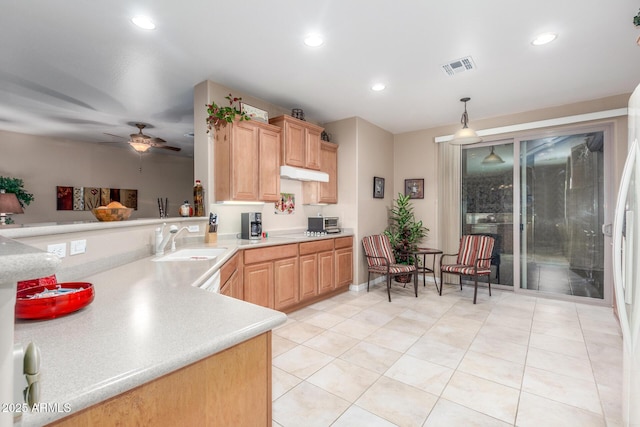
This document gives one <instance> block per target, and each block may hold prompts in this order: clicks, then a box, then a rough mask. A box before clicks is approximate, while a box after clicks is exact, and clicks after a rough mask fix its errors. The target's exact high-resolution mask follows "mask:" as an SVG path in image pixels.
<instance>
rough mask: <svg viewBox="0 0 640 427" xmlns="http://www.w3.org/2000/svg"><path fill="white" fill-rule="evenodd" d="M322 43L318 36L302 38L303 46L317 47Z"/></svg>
mask: <svg viewBox="0 0 640 427" xmlns="http://www.w3.org/2000/svg"><path fill="white" fill-rule="evenodd" d="M322 43H324V40H322V37H321V36H320V35H319V34H309V35H308V36H306V37H305V38H304V44H306V45H307V46H310V47H318V46H320V45H322Z"/></svg>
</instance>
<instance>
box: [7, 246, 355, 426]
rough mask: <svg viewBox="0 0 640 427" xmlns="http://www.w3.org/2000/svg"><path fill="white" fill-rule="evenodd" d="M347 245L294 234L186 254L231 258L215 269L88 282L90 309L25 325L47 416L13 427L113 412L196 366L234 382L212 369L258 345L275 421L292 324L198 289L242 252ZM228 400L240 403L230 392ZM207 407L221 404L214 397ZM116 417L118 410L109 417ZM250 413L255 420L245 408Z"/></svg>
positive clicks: (150, 271) (190, 264) (33, 414)
mask: <svg viewBox="0 0 640 427" xmlns="http://www.w3.org/2000/svg"><path fill="white" fill-rule="evenodd" d="M348 235H351V233H344V234H341V235H338V236H335V235H330V236H315V237H309V236H305V235H304V234H302V233H291V234H281V235H275V236H272V237H269V238H267V239H262V240H257V241H248V240H239V239H234V238H227V239H224V238H223V239H219V240H218V242H217V243H216V244H206V243H190V244H187V245H182V246H179V247H178V248H177V249H178V250H181V249H203V248H218V249H223V250H224V251H223V252H222V253H220V254H218V256H217V257H216V258H214V259H210V260H198V261H165V262H158V258H160V257H159V256H148V257H145V258H142V259H138V260H136V261H133V262H130V263H127V264H124V265H120V266H118V267H115V268H110V269H108V270H106V271H103V272H100V273H97V274H91V275H88V276H86V277H82V279H80V280H81V281H85V282H90V283H92V284H93V286H94V289H95V299H94V301H93V302H92V303H91V304H90V305H88V306H86V307H85V308H83V309H81V310H79V311H77V312H75V313H71V314H68V315H66V316H62V317H59V318H54V319H46V320H16V326H15V342H16V343H20V344H22V345H25V346H26V345H27V344H28V343H29V342H32V341H33V342H34V343H35V344H37V345H38V346H39V348H40V351H41V369H40V386H41V395H40V402H41V403H40V405H39V406H38V409H42V410H38V411H33V410H32V411H28V412H25V413H24V414H23V415H22V416H21V417H20V418H18V419H16V421H15V422H14V427H26V426H41V425H46V424H49V423H54V424H56V425H57V423H58V422H62V424H61V425H67V424H65V423H66V422H67V421H68V420H71V419H73V418H74V417H76V416H78V415H80V416H84V414H85V413H89V412H88V411H92V410H93V409H94V408H96V407H100V406H101V405H104V404H105V402H107V403H110V402H112V401H114V399H118V398H119V397H120V396H127V394H128V393H132V392H135V391H136V390H138V389H139V388H141V386H144V385H148V384H155V383H154V382H155V381H162V380H163V379H165V378H169V377H170V376H171V375H173V374H174V373H176V372H183V371H184V372H187V371H188V370H189V369H192V368H191V367H193V366H200V365H202V366H206V367H211V368H212V369H211V370H212V371H213V372H214V374H215V372H216V371H219V372H225V375H226V373H227V372H229V371H230V370H229V369H228V368H224V369H223V368H222V367H220V368H219V369H216V368H217V367H218V366H219V363H220V362H219V361H215V362H213V361H211V360H212V358H215V357H217V355H224V354H226V353H227V352H229V351H240V354H242V355H244V354H245V353H247V351H245V347H241V346H248V347H246V348H249V349H251V348H254V347H255V345H254V343H257V345H258V346H259V347H260V349H261V350H260V351H261V352H262V353H264V354H263V357H262V359H263V361H262V362H259V361H255V360H254V361H253V362H251V363H249V362H246V363H247V364H248V367H249V368H251V367H254V366H263V367H264V369H265V370H266V371H267V372H268V390H267V391H266V393H267V395H268V396H267V397H268V405H269V414H268V416H269V418H268V419H269V421H270V405H271V396H270V393H271V391H270V390H271V382H270V374H271V371H270V370H271V339H270V338H271V337H270V334H271V332H270V331H271V330H272V329H273V328H275V327H277V326H278V325H281V324H283V323H284V322H285V321H286V318H287V317H286V315H285V314H283V313H281V312H279V311H275V310H271V309H269V308H265V307H261V306H258V305H254V304H251V303H248V302H244V301H241V300H238V299H234V298H230V297H227V296H224V295H220V294H218V293H216V292H207V291H206V290H204V289H200V288H199V287H200V286H203V284H204V283H205V282H206V281H207V280H208V278H210V277H211V276H212V275H214V274H215V273H216V272H217V271H218V270H219V269H220V267H221V266H222V265H223V264H224V263H225V262H227V261H228V260H229V259H230V258H231V257H232V256H233V255H234V254H235V253H236V252H237V251H239V250H245V249H249V248H256V247H268V246H277V245H283V244H285V245H286V244H290V243H302V242H305V241H314V240H323V239H329V238H335V237H340V236H348ZM169 254H171V253H170V252H167V255H169ZM165 256H166V255H165ZM209 289H211V288H209ZM256 340H260V341H259V342H257V341H256ZM261 343H262V344H261ZM234 349H236V350H234ZM237 349H240V350H237ZM262 353H261V354H262ZM243 357H244V356H243ZM243 357H238V355H236V356H233V357H231V358H229V357H227V359H225V360H227V361H229V360H231V363H235V361H236V360H244V359H243ZM267 360H268V362H266V361H267ZM207 361H209V362H207ZM267 365H268V366H267ZM198 369H199V368H198ZM243 370H244V368H243ZM231 371H232V369H231ZM190 375H192V376H193V375H194V374H190ZM195 375H196V377H198V375H200V374H195ZM253 377H256V375H253ZM257 377H261V374H259V375H257ZM189 381H191V380H184V379H181V380H179V381H178V382H177V383H176V384H179V385H182V386H185V387H186V388H187V389H189V388H191V389H193V390H196V389H197V388H196V389H194V387H195V386H194V385H193V384H191V383H190V382H189ZM197 382H199V381H197ZM210 382H211V383H215V384H223V385H224V384H231V385H233V384H236V385H237V384H240V385H242V384H243V383H244V382H246V381H244V380H242V379H239V377H234V378H233V379H229V380H227V379H226V378H223V379H222V380H220V378H218V379H217V380H216V381H213V380H212V381H210ZM154 387H155V386H154ZM206 389H207V390H209V389H211V387H208V386H207V388H206ZM245 389H260V387H257V386H256V387H248V388H247V387H245ZM187 391H189V390H187ZM245 391H246V390H245ZM194 393H195V391H194ZM200 393H206V390H201V391H200ZM243 393H244V392H243ZM223 394H229V395H231V394H230V393H228V392H227V391H224V393H223ZM169 395H171V393H169ZM239 397H240V396H238V395H236V398H235V399H234V401H237V402H241V403H243V404H247V402H246V399H238V398H239ZM207 400H209V401H211V400H216V399H215V398H213V397H211V396H209V397H207ZM127 404H131V402H128V403H127ZM248 404H249V405H251V403H250V402H249V403H248ZM157 406H158V405H156V407H157ZM184 406H185V405H184V404H181V406H180V407H184ZM209 407H211V405H208V407H207V408H206V409H210V408H209ZM87 408H88V409H87ZM199 410H200V409H196V411H199ZM112 412H113V409H112V408H111V409H109V414H111V413H112ZM116 412H117V411H116ZM137 412H141V411H137ZM192 412H193V408H192ZM242 412H252V410H250V409H247V408H245V409H243V410H242ZM253 412H256V411H253ZM92 416H94V415H92ZM108 417H111V415H109V416H108ZM180 419H181V420H182V421H184V419H183V418H180ZM218 421H219V420H218ZM143 424H146V421H145V422H144V423H143ZM214 424H215V423H214ZM69 425H82V424H73V423H71V424H69Z"/></svg>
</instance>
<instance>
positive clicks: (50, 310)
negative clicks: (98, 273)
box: [16, 282, 95, 319]
mask: <svg viewBox="0 0 640 427" xmlns="http://www.w3.org/2000/svg"><path fill="white" fill-rule="evenodd" d="M58 288H63V289H77V290H76V291H73V292H69V293H65V294H60V295H53V296H44V297H40V298H32V297H33V295H36V294H39V293H41V292H44V291H45V290H46V289H49V290H55V289H58ZM94 294H95V293H94V290H93V285H92V284H91V283H88V282H68V283H57V284H49V285H42V286H34V287H31V288H27V289H23V290H20V291H18V293H17V295H16V318H17V319H53V318H54V317H59V316H63V315H65V314H69V313H72V312H74V311H77V310H80V309H81V308H82V307H85V306H87V305H88V304H90V303H91V301H93V297H94Z"/></svg>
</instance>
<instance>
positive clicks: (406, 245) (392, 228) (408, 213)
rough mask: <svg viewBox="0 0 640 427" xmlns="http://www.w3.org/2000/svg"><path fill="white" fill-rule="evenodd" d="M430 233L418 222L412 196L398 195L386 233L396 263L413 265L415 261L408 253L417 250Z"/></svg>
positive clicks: (390, 213) (390, 214) (390, 212)
mask: <svg viewBox="0 0 640 427" xmlns="http://www.w3.org/2000/svg"><path fill="white" fill-rule="evenodd" d="M428 232H429V229H428V228H426V227H425V226H424V225H423V224H422V221H416V219H415V215H414V214H413V205H412V204H411V198H410V196H409V195H406V196H405V195H404V194H402V193H398V198H397V199H396V200H394V201H393V207H392V208H391V210H390V211H389V227H388V228H387V229H386V230H385V232H384V234H386V235H387V236H388V237H389V241H390V243H391V247H392V248H393V255H394V256H395V257H396V262H397V263H399V264H413V263H414V259H413V257H412V256H410V255H407V252H408V251H413V250H416V249H417V247H418V242H420V241H421V240H422V239H424V238H425V237H427V234H428Z"/></svg>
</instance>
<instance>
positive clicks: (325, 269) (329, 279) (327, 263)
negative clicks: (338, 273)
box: [300, 239, 335, 296]
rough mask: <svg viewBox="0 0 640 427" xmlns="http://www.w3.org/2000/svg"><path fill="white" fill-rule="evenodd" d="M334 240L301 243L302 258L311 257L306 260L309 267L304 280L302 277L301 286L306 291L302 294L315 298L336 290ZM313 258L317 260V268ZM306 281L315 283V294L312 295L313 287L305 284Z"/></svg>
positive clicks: (305, 271)
mask: <svg viewBox="0 0 640 427" xmlns="http://www.w3.org/2000/svg"><path fill="white" fill-rule="evenodd" d="M333 240H334V239H325V240H316V241H313V242H305V243H300V256H301V257H302V256H308V257H309V258H308V259H306V261H307V266H306V269H305V270H304V271H303V274H304V278H303V277H301V279H300V280H301V285H302V286H303V287H304V289H305V291H304V292H301V293H303V294H308V295H309V296H315V295H320V294H323V293H327V292H329V291H332V290H333V289H335V278H334V260H333ZM311 256H313V257H314V259H315V266H313V265H312V264H311V262H312V261H311ZM313 270H315V271H313ZM306 280H309V281H310V282H311V283H314V284H313V288H314V293H311V291H312V289H311V287H312V285H311V284H309V283H305V281H306Z"/></svg>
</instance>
